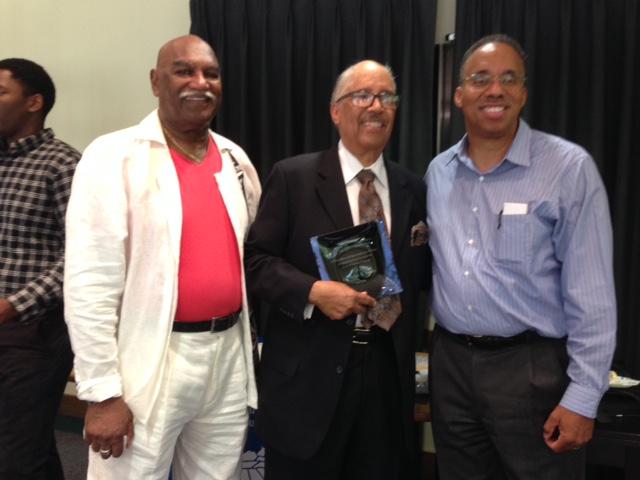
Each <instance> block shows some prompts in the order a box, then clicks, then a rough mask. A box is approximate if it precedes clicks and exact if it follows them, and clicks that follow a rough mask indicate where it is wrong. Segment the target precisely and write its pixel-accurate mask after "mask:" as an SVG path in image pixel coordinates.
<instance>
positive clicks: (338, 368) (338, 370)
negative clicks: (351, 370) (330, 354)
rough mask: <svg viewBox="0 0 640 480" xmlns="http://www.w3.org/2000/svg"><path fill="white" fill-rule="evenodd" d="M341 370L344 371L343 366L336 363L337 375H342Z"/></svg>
mask: <svg viewBox="0 0 640 480" xmlns="http://www.w3.org/2000/svg"><path fill="white" fill-rule="evenodd" d="M342 372H344V368H343V367H342V365H338V366H337V367H336V373H337V374H338V375H342Z"/></svg>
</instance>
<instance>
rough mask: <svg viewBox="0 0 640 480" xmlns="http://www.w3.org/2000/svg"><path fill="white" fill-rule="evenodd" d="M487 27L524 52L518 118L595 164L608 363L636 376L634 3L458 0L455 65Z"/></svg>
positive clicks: (638, 189) (639, 155) (638, 267)
mask: <svg viewBox="0 0 640 480" xmlns="http://www.w3.org/2000/svg"><path fill="white" fill-rule="evenodd" d="M490 33H506V34H508V35H511V36H513V37H515V38H516V39H518V40H519V41H520V42H521V43H522V45H523V47H524V49H525V51H526V52H527V54H528V62H527V68H528V70H527V86H528V89H529V100H528V104H527V106H526V108H525V110H524V115H523V116H524V117H525V118H526V119H527V121H528V122H529V123H530V125H532V126H533V127H534V128H537V129H540V130H544V131H547V132H550V133H555V134H557V135H560V136H562V137H565V138H567V139H570V140H572V141H574V142H576V143H578V144H580V145H582V146H584V147H585V148H586V149H587V150H589V152H590V153H591V154H592V155H593V157H594V159H595V161H596V163H597V165H598V167H599V169H600V173H601V174H602V177H603V179H604V183H605V185H606V188H607V191H608V193H609V201H610V205H611V212H612V218H613V227H614V248H615V253H614V267H615V274H616V291H617V296H618V348H617V351H616V357H615V362H614V364H617V366H618V367H620V368H622V370H623V371H626V373H627V374H631V375H634V376H636V377H638V376H640V141H639V137H640V2H639V1H638V0H458V1H457V12H456V49H455V57H456V62H455V64H456V68H458V65H459V61H460V59H461V57H462V55H463V53H464V51H465V50H466V49H467V48H468V47H469V46H470V45H471V44H472V43H473V42H474V41H475V40H477V39H479V38H480V37H482V36H483V35H487V34H490ZM455 78H457V71H456V77H455ZM453 131H454V135H453V139H455V141H457V139H459V138H460V136H461V135H462V133H463V132H464V126H463V123H462V118H461V115H460V113H459V112H457V113H456V114H455V116H454V121H453ZM443 147H446V145H444V146H443Z"/></svg>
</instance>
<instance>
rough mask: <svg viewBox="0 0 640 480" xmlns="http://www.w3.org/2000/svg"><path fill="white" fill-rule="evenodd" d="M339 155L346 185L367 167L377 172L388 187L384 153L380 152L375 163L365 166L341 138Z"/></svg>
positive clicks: (383, 184) (378, 178)
mask: <svg viewBox="0 0 640 480" xmlns="http://www.w3.org/2000/svg"><path fill="white" fill-rule="evenodd" d="M338 157H339V158H340V167H341V168H342V176H343V177H344V184H345V185H347V184H348V183H349V182H351V181H352V180H353V179H354V178H355V177H356V175H357V174H358V172H360V170H362V169H363V168H367V169H368V170H371V171H372V172H373V173H374V174H375V176H376V179H377V180H378V181H379V182H380V184H381V185H382V186H383V187H384V188H388V182H387V169H386V168H384V158H383V156H382V154H380V156H379V157H378V158H377V159H376V161H375V162H373V164H371V165H369V166H368V167H363V166H362V164H361V163H360V160H358V159H357V158H356V156H355V155H353V154H352V153H351V152H350V151H349V150H347V147H345V146H344V143H342V140H340V142H338Z"/></svg>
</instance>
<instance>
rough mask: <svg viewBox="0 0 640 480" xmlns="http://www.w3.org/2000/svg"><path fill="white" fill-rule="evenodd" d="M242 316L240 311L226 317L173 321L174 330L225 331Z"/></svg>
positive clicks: (189, 331) (191, 331) (187, 331)
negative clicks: (194, 320) (200, 320)
mask: <svg viewBox="0 0 640 480" xmlns="http://www.w3.org/2000/svg"><path fill="white" fill-rule="evenodd" d="M239 318H240V312H235V313H232V314H231V315H227V316H226V317H218V318H210V319H209V320H204V321H202V322H173V328H172V330H173V331H174V332H186V333H194V332H224V331H225V330H227V329H229V328H231V327H233V326H234V325H235V324H236V323H237V322H238V319H239Z"/></svg>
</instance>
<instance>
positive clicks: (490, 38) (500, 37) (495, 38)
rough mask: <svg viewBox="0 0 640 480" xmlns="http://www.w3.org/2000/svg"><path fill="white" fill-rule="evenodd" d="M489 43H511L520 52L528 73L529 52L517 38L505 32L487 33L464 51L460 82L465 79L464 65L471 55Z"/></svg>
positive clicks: (519, 54)
mask: <svg viewBox="0 0 640 480" xmlns="http://www.w3.org/2000/svg"><path fill="white" fill-rule="evenodd" d="M488 43H504V44H505V45H509V46H510V47H511V48H513V49H514V50H515V51H516V53H517V54H518V56H519V57H520V60H522V65H523V67H524V70H525V71H524V73H525V75H526V73H527V54H526V53H525V51H524V49H523V48H522V45H520V43H518V41H517V40H516V39H515V38H512V37H510V36H509V35H505V34H504V33H494V34H491V35H486V36H484V37H482V38H481V39H480V40H478V41H477V42H475V43H474V44H473V45H471V46H470V47H469V48H468V49H467V51H466V52H464V55H463V56H462V61H461V62H460V71H459V73H458V75H459V81H460V82H462V80H463V79H464V67H465V65H466V64H467V61H468V60H469V57H470V56H471V55H473V53H474V52H475V51H476V50H478V49H479V48H482V47H484V46H485V45H487V44H488Z"/></svg>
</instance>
